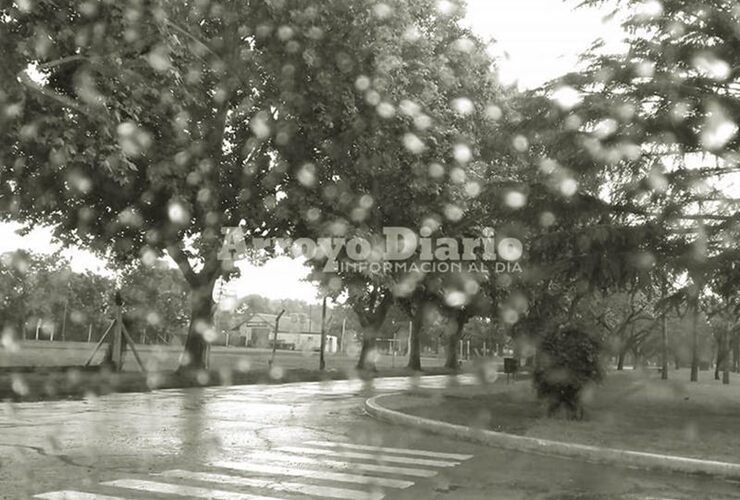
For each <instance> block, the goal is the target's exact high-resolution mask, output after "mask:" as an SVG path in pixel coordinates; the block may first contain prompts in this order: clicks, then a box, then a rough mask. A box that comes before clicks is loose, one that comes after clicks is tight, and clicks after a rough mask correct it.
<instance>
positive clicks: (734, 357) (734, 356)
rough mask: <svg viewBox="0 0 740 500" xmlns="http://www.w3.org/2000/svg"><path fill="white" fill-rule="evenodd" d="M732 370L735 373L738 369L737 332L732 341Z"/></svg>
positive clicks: (739, 342) (739, 362)
mask: <svg viewBox="0 0 740 500" xmlns="http://www.w3.org/2000/svg"><path fill="white" fill-rule="evenodd" d="M732 371H733V372H735V373H737V372H738V371H740V339H738V337H737V334H735V337H734V339H733V342H732Z"/></svg>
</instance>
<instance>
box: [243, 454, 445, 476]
mask: <svg viewBox="0 0 740 500" xmlns="http://www.w3.org/2000/svg"><path fill="white" fill-rule="evenodd" d="M249 458H251V459H252V460H255V461H258V462H261V463H265V462H286V463H291V464H314V465H321V466H324V467H328V468H330V469H338V470H352V471H365V472H376V473H382V474H393V475H398V476H412V477H433V476H436V475H437V471H435V470H431V469H418V468H414V467H401V466H394V465H378V464H366V463H362V462H344V461H339V460H332V459H328V458H322V457H304V456H303V455H293V454H289V453H280V452H277V451H253V452H251V453H250V454H249Z"/></svg>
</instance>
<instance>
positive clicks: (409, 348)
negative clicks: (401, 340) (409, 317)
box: [406, 321, 413, 360]
mask: <svg viewBox="0 0 740 500" xmlns="http://www.w3.org/2000/svg"><path fill="white" fill-rule="evenodd" d="M412 323H413V322H412V321H409V341H408V342H407V346H406V353H407V354H408V355H409V360H410V359H411V332H412V331H413V324H412Z"/></svg>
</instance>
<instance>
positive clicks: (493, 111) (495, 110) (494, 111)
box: [486, 104, 504, 121]
mask: <svg viewBox="0 0 740 500" xmlns="http://www.w3.org/2000/svg"><path fill="white" fill-rule="evenodd" d="M503 115H504V112H503V111H502V110H501V108H500V107H498V106H496V105H495V104H489V105H488V107H486V116H487V117H488V118H490V119H491V120H494V121H496V120H500V119H501V117H502V116H503Z"/></svg>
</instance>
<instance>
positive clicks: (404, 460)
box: [278, 446, 460, 467]
mask: <svg viewBox="0 0 740 500" xmlns="http://www.w3.org/2000/svg"><path fill="white" fill-rule="evenodd" d="M278 450H279V451H289V452H291V453H305V454H307V455H337V456H340V457H342V458H357V459H365V460H375V461H377V462H392V463H400V464H412V465H426V466H429V467H455V466H457V465H460V462H449V461H444V460H429V459H426V458H414V457H403V456H397V455H382V454H379V453H378V454H374V453H358V452H354V451H344V450H342V451H339V452H336V451H333V450H326V449H323V448H306V447H304V446H283V447H281V448H278Z"/></svg>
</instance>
